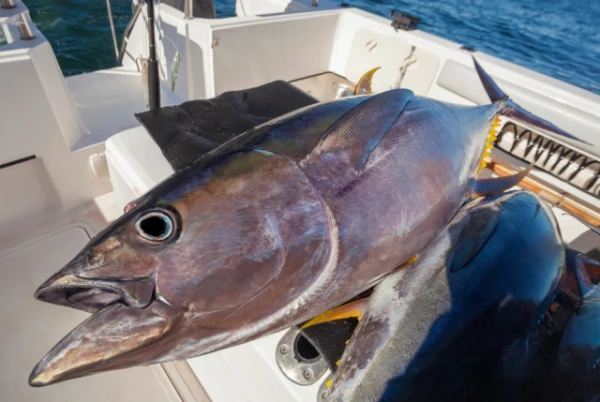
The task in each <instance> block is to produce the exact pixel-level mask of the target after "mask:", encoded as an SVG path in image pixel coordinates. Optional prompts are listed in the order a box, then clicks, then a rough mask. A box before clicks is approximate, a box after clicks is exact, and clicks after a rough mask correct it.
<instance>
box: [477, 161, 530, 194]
mask: <svg viewBox="0 0 600 402" xmlns="http://www.w3.org/2000/svg"><path fill="white" fill-rule="evenodd" d="M532 168H533V164H531V165H529V166H528V167H527V169H524V170H522V171H520V172H519V173H515V174H513V175H510V176H502V177H494V178H489V179H478V180H475V184H474V185H473V190H472V191H473V193H472V195H471V197H472V198H476V197H483V196H486V195H493V194H498V193H501V192H503V191H506V190H508V189H509V188H511V187H514V186H516V185H517V184H519V182H520V181H521V180H523V179H524V178H525V176H527V174H528V173H529V172H530V171H531V169H532Z"/></svg>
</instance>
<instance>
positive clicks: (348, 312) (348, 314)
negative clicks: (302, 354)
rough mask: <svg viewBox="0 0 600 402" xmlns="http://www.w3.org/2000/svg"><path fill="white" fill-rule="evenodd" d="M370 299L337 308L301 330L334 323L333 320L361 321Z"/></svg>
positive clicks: (317, 317)
mask: <svg viewBox="0 0 600 402" xmlns="http://www.w3.org/2000/svg"><path fill="white" fill-rule="evenodd" d="M368 300H369V299H368V298H366V297H365V298H363V299H360V300H356V301H353V302H351V303H348V304H344V305H342V306H339V307H336V308H334V309H332V310H329V311H327V312H325V313H323V314H321V315H319V316H316V317H315V318H313V319H312V320H310V321H309V322H307V323H306V324H304V325H303V326H302V327H301V328H300V329H306V328H308V327H312V326H314V325H317V324H322V323H324V322H328V321H333V320H341V319H344V318H352V317H355V318H358V319H360V315H361V313H362V310H363V308H364V307H365V306H366V305H367V301H368Z"/></svg>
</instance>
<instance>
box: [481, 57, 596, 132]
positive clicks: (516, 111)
mask: <svg viewBox="0 0 600 402" xmlns="http://www.w3.org/2000/svg"><path fill="white" fill-rule="evenodd" d="M473 63H474V64H475V70H477V74H478V75H479V79H480V80H481V83H482V84H483V87H484V88H485V92H486V93H487V94H488V97H489V98H490V100H491V101H492V103H496V102H500V101H505V102H506V103H505V104H506V106H505V107H504V108H503V109H502V110H501V113H502V114H503V115H505V116H508V117H514V118H515V119H517V120H521V121H523V122H525V123H528V124H530V125H532V126H534V127H537V128H541V129H542V130H547V131H550V132H552V133H555V134H558V135H561V136H563V137H567V138H571V139H574V140H577V141H580V142H584V141H581V140H580V139H579V138H577V137H575V136H574V135H572V134H569V133H567V132H566V131H564V130H562V129H560V128H558V127H556V126H555V125H554V124H552V123H550V122H549V121H546V120H544V119H542V118H540V117H537V116H536V115H534V114H533V113H530V112H528V111H527V110H525V109H523V108H522V107H521V106H519V105H517V104H516V103H515V102H513V101H512V100H510V99H509V97H508V95H506V94H505V93H504V92H502V90H501V89H500V87H498V84H496V83H495V82H494V80H493V79H492V77H490V76H489V74H488V73H486V72H485V70H484V69H483V67H481V65H479V63H478V62H477V60H475V57H473Z"/></svg>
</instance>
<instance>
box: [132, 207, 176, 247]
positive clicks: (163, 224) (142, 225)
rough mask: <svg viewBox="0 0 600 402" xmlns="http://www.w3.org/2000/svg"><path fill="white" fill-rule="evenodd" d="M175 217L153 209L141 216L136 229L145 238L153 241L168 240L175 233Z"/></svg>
mask: <svg viewBox="0 0 600 402" xmlns="http://www.w3.org/2000/svg"><path fill="white" fill-rule="evenodd" d="M173 226H174V225H173V219H172V218H171V216H170V215H169V214H167V213H166V212H162V211H151V212H148V213H146V214H145V215H143V216H142V217H140V218H139V219H138V220H137V222H136V223H135V229H136V230H137V232H138V234H139V235H140V236H142V237H143V238H144V239H147V240H152V241H164V240H167V239H168V238H169V237H171V235H172V234H173Z"/></svg>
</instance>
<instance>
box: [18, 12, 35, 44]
mask: <svg viewBox="0 0 600 402" xmlns="http://www.w3.org/2000/svg"><path fill="white" fill-rule="evenodd" d="M17 29H18V30H19V33H20V34H21V39H23V40H31V39H34V38H35V35H34V34H33V31H32V30H31V27H30V26H29V21H27V17H26V16H25V13H21V14H19V16H18V17H17Z"/></svg>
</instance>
